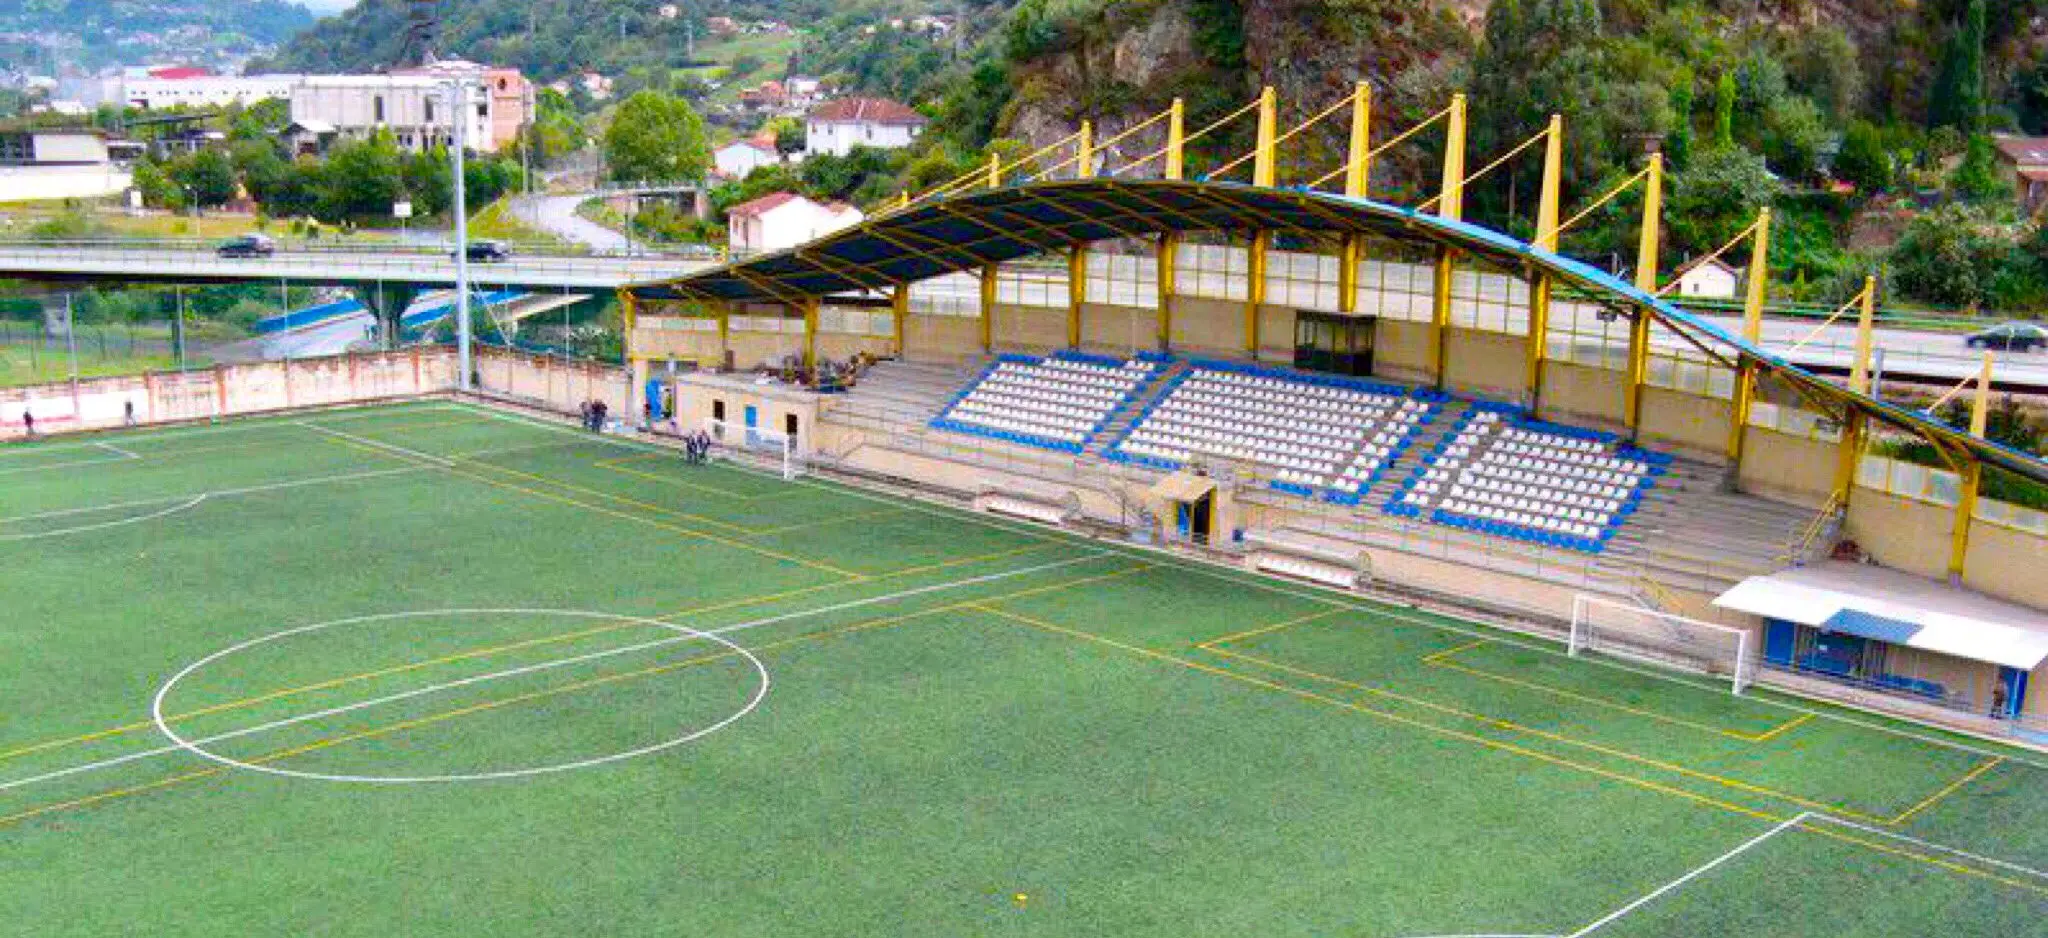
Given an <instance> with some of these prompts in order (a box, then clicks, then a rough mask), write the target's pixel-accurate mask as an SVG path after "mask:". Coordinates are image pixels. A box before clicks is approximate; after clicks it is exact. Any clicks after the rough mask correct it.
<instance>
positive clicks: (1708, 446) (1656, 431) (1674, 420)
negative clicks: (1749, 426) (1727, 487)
mask: <svg viewBox="0 0 2048 938" xmlns="http://www.w3.org/2000/svg"><path fill="white" fill-rule="evenodd" d="M1732 410H1733V407H1732V405H1731V404H1730V403H1729V402H1728V401H1724V400H1721V399H1720V398H1714V397H1702V396H1700V395H1698V394H1687V393H1685V392H1683V391H1673V390H1670V389H1668V388H1644V389H1643V426H1642V434H1643V442H1645V443H1647V444H1649V445H1652V446H1658V447H1662V448H1664V449H1679V450H1684V451H1686V455H1689V456H1693V457H1696V458H1701V459H1709V460H1720V461H1725V460H1726V458H1727V454H1728V422H1729V416H1730V413H1731V411H1732ZM1744 445H1745V446H1746V445H1747V444H1744Z"/></svg>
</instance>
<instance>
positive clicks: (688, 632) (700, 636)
mask: <svg viewBox="0 0 2048 938" xmlns="http://www.w3.org/2000/svg"><path fill="white" fill-rule="evenodd" d="M481 615H495V616H553V617H566V618H572V619H590V620H600V621H609V622H618V623H621V624H624V625H641V626H649V627H652V628H659V629H666V630H668V631H671V632H674V633H676V636H677V637H675V638H672V639H669V640H668V641H671V642H682V641H707V642H711V643H713V644H716V645H720V646H723V647H724V648H725V649H726V650H727V651H729V652H731V653H732V654H733V655H736V656H738V657H739V658H740V659H741V660H743V661H744V662H745V663H746V664H747V666H749V667H750V668H752V670H753V672H754V689H753V692H752V693H751V694H750V695H749V696H748V697H747V700H746V702H745V703H744V704H742V705H741V706H740V707H739V709H737V710H735V711H733V712H732V713H731V714H728V715H727V716H725V717H723V718H721V719H719V720H718V721H717V722H714V723H711V724H710V725H708V726H703V727H700V728H698V729H695V730H690V731H688V732H685V733H683V734H682V735H680V736H676V737H674V738H671V739H667V740H664V741H662V742H658V743H654V744H652V745H647V746H641V747H638V748H634V749H627V750H624V751H621V752H614V753H610V754H608V755H602V756H593V757H591V758H587V759H577V760H573V761H567V762H558V763H552V764H547V765H535V766H527V767H523V768H513V769H503V770H498V771H491V772H470V773H455V774H444V775H353V774H338V773H328V772H308V771H301V770H298V769H287V768H282V767H280V766H275V765H265V764H262V763H257V762H248V761H244V760H241V759H236V758H233V757H231V756H226V755H222V754H220V753H218V752H215V751H213V750H211V749H208V748H206V746H205V744H206V743H208V742H214V741H219V740H222V739H227V738H234V737H240V736H245V735H251V734H253V733H256V732H260V731H263V730H267V729H272V728H277V727H282V726H287V725H292V724H295V723H301V722H305V721H308V720H312V719H318V718H320V717H323V716H333V715H338V714H341V713H347V712H352V711H354V710H358V709H363V708H365V707H368V706H371V705H374V704H377V703H382V702H387V701H395V700H400V699H408V698H411V697H416V696H423V695H425V694H427V693H432V692H433V691H435V690H440V689H448V688H450V687H454V686H467V685H469V684H474V683H481V682H482V681H483V680H488V679H493V678H496V677H500V676H512V675H515V674H523V673H530V672H533V671H538V670H544V669H546V668H548V667H553V666H556V665H557V664H560V663H561V662H553V663H550V662H542V663H541V664H538V665H527V666H525V667H522V668H515V669H511V670H510V671H508V672H500V673H499V674H494V675H480V676H476V677H471V678H464V679H461V680H459V681H455V682H451V683H449V684H443V685H429V686H428V687H426V688H419V689H414V690H412V691H406V692H402V693H400V694H396V695H391V696H388V697H386V698H380V699H374V700H371V701H367V702H357V703H355V704H350V705H346V706H341V707H334V708H329V709H326V710H319V711H314V712H313V713H311V714H301V715H299V716H296V717H291V718H287V719H284V720H278V721H273V722H271V723H266V724H261V725H258V726H256V727H245V728H243V729H240V730H233V731H229V732H227V733H223V734H218V735H215V736H210V737H206V738H203V739H199V740H193V739H189V738H187V737H185V736H184V735H183V734H181V733H179V732H178V731H177V730H174V729H172V728H171V725H170V720H169V719H168V718H166V717H165V716H164V701H165V700H167V699H168V698H169V697H170V695H171V691H172V690H174V689H175V688H176V687H177V686H178V682H180V681H183V680H185V679H186V678H188V677H190V676H192V675H193V674H194V673H196V672H198V671H199V670H200V669H202V668H205V667H206V666H207V665H210V664H213V663H216V662H218V661H220V660H222V659H224V658H227V657H229V656H231V655H235V654H238V653H240V652H244V651H248V650H249V649H252V648H256V647H258V646H262V645H266V644H269V643H271V642H275V641H279V640H282V639H286V638H291V637H293V636H297V635H305V634H308V633H313V632H321V631H325V630H327V629H334V628H341V627H344V626H352V625H364V624H368V623H375V622H390V621H395V620H403V619H421V618H434V617H453V616H481ZM643 647H651V646H643ZM604 654H606V653H605V652H597V653H591V654H590V655H585V656H578V657H577V658H572V659H565V660H566V661H579V660H585V659H589V658H594V657H601V656H603V655H604ZM768 686H769V680H768V668H767V666H765V665H763V664H762V663H761V659H759V658H757V657H755V656H754V653H753V652H751V651H748V650H747V649H745V648H743V647H741V646H740V645H739V644H737V643H735V642H733V641H731V640H730V639H727V638H725V637H724V636H722V635H719V634H718V633H716V632H705V631H700V630H698V629H693V628H690V627H689V626H684V625H677V624H675V623H673V622H663V621H661V620H659V619H648V618H642V617H640V616H629V615H620V614H616V613H609V612H591V611H587V610H579V609H521V608H510V609H467V608H458V609H422V610H413V611H408V612H384V613H377V614H374V615H365V616H351V617H349V618H346V619H334V620H331V621H328V622H316V623H314V624H312V625H301V626H297V627H295V628H289V629H284V630H281V631H277V632H272V633H270V634H268V635H261V636H258V637H256V638H252V639H249V640H247V641H244V642H239V643H236V644H233V645H229V646H228V647H226V648H223V649H221V650H219V651H216V652H214V653H212V654H210V655H207V656H206V657H204V658H200V659H199V660H197V661H194V662H192V663H191V664H188V665H186V666H185V667H183V668H181V669H179V671H178V672H177V673H176V674H173V675H171V677H170V679H169V680H167V681H165V682H164V683H163V685H162V686H161V687H158V688H157V691H156V694H155V696H153V697H152V698H151V699H150V704H149V718H150V721H151V722H153V723H155V724H156V729H157V732H159V733H162V734H163V736H164V738H166V739H168V740H170V741H171V743H172V744H173V745H175V746H177V747H178V748H180V749H183V750H185V751H186V752H189V753H191V754H193V755H195V756H198V757H200V758H202V759H205V760H207V761H209V762H214V763H217V764H219V765H223V766H227V767H229V768H236V769H244V770H247V771H250V772H261V773H263V774H266V775H276V776H282V777H285V778H298V779H308V780H312V781H322V782H352V783H357V784H368V785H408V784H423V783H433V782H485V781H495V780H499V779H514V778H528V777H532V776H536V775H549V774H553V773H556V772H568V771H572V770H575V769H587V768H594V767H596V766H601V765H606V764H609V763H613V762H621V761H624V760H627V759H634V758H638V757H640V756H646V755H653V754H654V753H658V752H662V751H665V750H668V749H673V748H675V747H677V746H682V745H685V744H687V743H690V742H694V741H696V740H698V739H702V738H704V737H705V736H709V735H711V734H712V733H715V732H718V731H719V730H722V729H724V728H726V727H727V726H730V725H732V724H733V723H734V722H735V721H737V720H739V719H740V718H741V717H744V716H746V715H747V714H749V713H752V712H753V711H754V708H755V707H758V706H760V704H761V700H762V698H764V697H766V696H768Z"/></svg>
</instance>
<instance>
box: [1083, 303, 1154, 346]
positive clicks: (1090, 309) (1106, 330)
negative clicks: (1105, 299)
mask: <svg viewBox="0 0 2048 938" xmlns="http://www.w3.org/2000/svg"><path fill="white" fill-rule="evenodd" d="M1081 344H1082V345H1084V346H1087V347H1089V348H1091V349H1094V350H1097V351H1103V352H1107V353H1109V354H1112V355H1128V354H1130V353H1132V352H1138V351H1149V350H1152V349H1156V348H1158V347H1159V312H1158V311H1157V310H1155V309H1153V308H1152V307H1150V306H1111V305H1109V304H1106V303H1088V304H1086V305H1084V306H1082V307H1081Z"/></svg>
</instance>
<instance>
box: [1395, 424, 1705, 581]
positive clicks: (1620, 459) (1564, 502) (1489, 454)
mask: <svg viewBox="0 0 2048 938" xmlns="http://www.w3.org/2000/svg"><path fill="white" fill-rule="evenodd" d="M1670 462H1671V458H1670V456H1669V455H1667V454H1662V453H1653V452H1649V451H1647V450H1642V449H1639V448H1636V447H1634V446H1630V445H1628V444H1625V443H1623V442H1621V441H1620V439H1619V438H1618V437H1616V436H1615V435H1614V434H1611V433H1606V432H1602V431H1598V430H1587V429H1584V428H1581V427H1571V426H1565V425H1562V424H1555V423H1550V422H1547V421H1542V420H1537V419H1534V418H1532V417H1530V416H1528V415H1527V414H1526V413H1525V412H1524V411H1523V410H1522V409H1521V408H1519V407H1515V406H1513V405H1509V404H1498V403H1494V402H1490V401H1479V402H1475V403H1474V404H1473V405H1472V408H1471V409H1470V410H1468V411H1467V412H1466V413H1465V415H1464V416H1463V417H1461V418H1459V423H1458V425H1457V426H1456V427H1454V428H1453V430H1452V432H1451V433H1448V434H1446V435H1445V436H1444V438H1443V439H1442V440H1441V441H1440V442H1439V443H1438V444H1437V446H1436V448H1435V449H1433V450H1432V451H1431V452H1430V453H1428V454H1427V455H1426V456H1425V458H1424V459H1423V460H1422V463H1421V465H1420V466H1418V467H1417V468H1416V469H1415V471H1414V472H1413V473H1412V474H1411V475H1410V476H1409V478H1408V480H1407V481H1406V482H1405V483H1403V485H1402V486H1401V489H1400V490H1399V491H1398V492H1397V493H1396V494H1395V495H1394V497H1393V498H1392V499H1391V500H1390V501H1389V502H1388V503H1387V505H1386V511H1387V513H1389V514H1392V515H1396V516H1400V517H1409V518H1422V519H1427V520H1429V521H1432V522H1435V523H1437V524H1442V525H1448V526H1450V527H1456V528H1462V529H1466V530H1471V531H1477V532H1480V533H1484V534H1492V535H1498V536H1501V537H1511V538H1516V539H1518V540H1524V541H1530V542H1533V543H1537V544H1543V545H1545V546H1549V547H1561V548H1566V549H1570V550H1578V551H1584V552H1587V553H1600V552H1601V551H1603V550H1605V549H1606V547H1607V543H1608V541H1609V540H1610V539H1612V538H1613V537H1614V534H1615V532H1616V531H1618V530H1619V529H1620V528H1621V526H1622V525H1623V524H1624V523H1626V522H1627V520H1628V518H1629V516H1630V515H1632V514H1634V513H1635V511H1636V509H1637V507H1639V506H1640V505H1641V504H1642V499H1643V493H1644V492H1646V491H1647V490H1649V488H1650V487H1651V486H1653V485H1655V484H1656V477H1657V476H1659V475H1662V474H1663V473H1664V472H1665V467H1666V466H1668V465H1669V464H1670Z"/></svg>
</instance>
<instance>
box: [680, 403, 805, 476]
mask: <svg viewBox="0 0 2048 938" xmlns="http://www.w3.org/2000/svg"><path fill="white" fill-rule="evenodd" d="M704 433H705V435H706V436H709V437H710V438H711V457H712V458H713V459H730V460H733V461H735V462H740V463H744V464H747V465H751V466H754V467H756V468H760V469H766V470H768V471H770V472H774V473H776V474H778V475H780V476H782V478H783V479H784V480H790V479H795V478H796V477H797V476H799V475H802V474H803V459H802V457H801V456H800V455H799V454H798V452H797V445H796V439H795V438H793V437H791V436H790V435H789V434H787V433H779V432H776V431H774V430H766V429H763V428H761V427H744V426H739V425H737V424H734V423H732V422H731V421H727V420H720V419H718V418H716V417H706V418H704Z"/></svg>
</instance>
